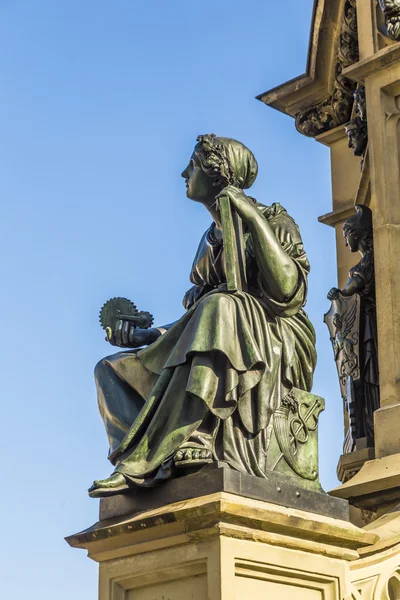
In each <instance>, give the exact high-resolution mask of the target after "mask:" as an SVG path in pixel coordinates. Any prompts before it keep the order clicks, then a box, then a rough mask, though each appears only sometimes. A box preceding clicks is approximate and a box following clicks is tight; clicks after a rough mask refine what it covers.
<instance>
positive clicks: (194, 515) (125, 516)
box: [67, 469, 377, 600]
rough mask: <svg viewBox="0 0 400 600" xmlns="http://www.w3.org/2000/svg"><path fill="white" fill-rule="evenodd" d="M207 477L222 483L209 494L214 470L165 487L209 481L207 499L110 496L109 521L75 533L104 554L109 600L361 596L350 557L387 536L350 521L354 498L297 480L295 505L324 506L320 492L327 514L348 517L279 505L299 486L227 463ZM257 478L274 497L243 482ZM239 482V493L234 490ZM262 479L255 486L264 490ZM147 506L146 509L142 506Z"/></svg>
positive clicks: (92, 552) (94, 554)
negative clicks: (353, 588) (352, 585)
mask: <svg viewBox="0 0 400 600" xmlns="http://www.w3.org/2000/svg"><path fill="white" fill-rule="evenodd" d="M231 473H234V472H231ZM236 476H237V477H236ZM207 477H208V479H209V482H211V484H212V485H213V486H214V489H218V487H219V488H220V491H215V492H214V493H207V489H205V488H204V474H203V476H202V474H201V473H199V474H197V475H192V476H188V477H184V478H182V480H181V481H180V484H179V486H180V489H179V490H177V486H176V483H177V482H179V480H176V481H175V482H170V483H171V484H172V483H174V485H175V492H174V489H173V486H172V487H171V485H170V486H169V489H168V485H169V484H166V488H165V491H166V494H167V495H169V497H170V499H171V498H172V495H173V494H174V493H177V494H180V495H181V496H182V494H183V495H184V492H183V490H185V489H189V488H191V489H192V490H193V491H194V493H196V490H198V488H199V486H202V485H203V490H202V492H199V493H198V496H197V497H194V498H191V499H185V500H181V501H177V502H170V503H168V504H166V505H165V504H164V505H163V504H162V498H163V495H164V491H163V488H162V487H160V488H158V489H157V492H156V493H154V491H153V492H150V495H152V498H151V499H150V500H149V502H150V504H151V503H153V504H158V506H156V507H154V508H149V509H147V510H143V502H144V501H145V496H146V494H147V492H149V490H139V495H137V494H134V495H132V496H129V495H128V496H126V497H123V496H120V497H116V498H114V499H109V500H103V501H101V515H102V517H103V518H102V520H100V521H99V522H98V523H96V524H95V525H94V526H93V527H90V528H89V529H87V530H86V531H83V532H81V533H78V534H76V535H72V536H70V537H69V538H67V541H68V543H69V544H70V545H71V546H73V547H78V548H85V549H86V550H87V551H88V554H89V556H90V558H92V559H93V560H95V561H97V562H99V564H100V584H99V600H188V599H189V598H190V599H192V600H223V599H224V600H228V599H229V600H233V599H237V600H239V599H245V598H252V599H253V600H256V599H257V598H260V599H261V598H262V599H264V598H271V599H276V598H281V599H282V600H283V599H284V600H319V599H321V600H322V599H324V600H343V598H347V597H349V598H350V597H351V596H350V590H349V583H348V582H349V577H348V569H349V566H348V564H349V561H354V560H357V559H358V558H359V552H358V550H359V549H360V548H363V547H365V548H367V547H368V546H370V545H371V544H373V543H375V542H376V540H377V536H376V535H375V534H374V533H366V532H364V531H362V530H361V529H358V528H357V527H355V526H354V525H352V524H350V523H349V522H348V521H347V520H345V516H346V513H347V507H346V503H344V502H343V501H340V500H337V499H334V498H329V497H327V496H326V494H324V493H321V492H310V491H308V490H301V489H299V488H298V487H296V486H293V488H292V492H293V493H292V499H291V500H290V502H291V503H292V504H295V503H296V502H298V503H299V506H301V503H303V504H306V503H308V504H310V506H311V507H313V510H315V511H317V508H318V506H317V505H318V502H317V500H319V506H320V507H322V510H324V511H325V513H329V512H330V513H331V514H335V513H336V514H337V515H340V514H341V515H342V518H334V517H332V516H322V515H320V514H317V513H316V512H310V511H306V510H301V509H299V508H287V507H284V506H282V505H279V504H277V502H278V498H277V497H278V495H279V494H282V495H283V496H284V498H285V501H286V498H287V497H288V495H289V489H283V488H282V487H281V491H280V492H279V491H278V490H277V489H276V481H274V482H271V481H268V482H265V481H262V480H258V479H256V478H252V477H249V476H241V474H239V473H234V476H233V478H232V477H229V471H228V470H227V469H216V470H214V471H213V472H209V473H208V474H207ZM184 480H185V481H184ZM250 480H252V481H253V480H255V482H256V484H257V483H259V484H264V488H265V490H264V491H265V495H266V497H268V495H270V496H269V497H270V498H272V501H265V500H255V499H254V498H248V497H246V490H245V489H243V486H245V485H246V484H247V483H249V481H250ZM179 486H178V487H179ZM235 486H236V487H237V488H238V489H237V492H238V493H232V491H234V489H235ZM240 486H242V489H239V488H240ZM261 487H262V486H260V487H258V488H257V489H253V492H251V490H250V493H251V494H252V495H253V496H254V495H258V496H260V494H261V492H260V490H261ZM274 487H275V493H276V497H275V501H274V500H273V497H272V495H271V494H272V491H273V488H274ZM278 487H279V486H278ZM226 489H230V490H231V492H227V491H224V490H226ZM303 493H304V494H308V496H307V498H305V497H303V496H302V495H303ZM202 494H205V495H202ZM299 494H300V495H299ZM139 496H140V497H139ZM157 497H158V502H157V501H156V498H157ZM160 504H161V505H160ZM138 507H140V512H137V510H136V512H135V508H136V509H137V508H138ZM104 517H107V518H104Z"/></svg>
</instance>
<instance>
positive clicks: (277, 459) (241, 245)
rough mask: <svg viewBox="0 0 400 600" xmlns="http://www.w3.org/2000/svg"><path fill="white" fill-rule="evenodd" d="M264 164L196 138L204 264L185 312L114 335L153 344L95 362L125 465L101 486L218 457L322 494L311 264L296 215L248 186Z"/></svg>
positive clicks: (119, 461) (193, 192)
mask: <svg viewBox="0 0 400 600" xmlns="http://www.w3.org/2000/svg"><path fill="white" fill-rule="evenodd" d="M257 169H258V167H257V162H256V160H255V158H254V156H253V154H252V153H251V152H250V150H248V148H246V147H245V146H244V145H243V144H241V143H239V142H237V141H236V140H232V139H229V138H216V137H215V136H213V135H207V136H199V138H198V144H197V145H196V147H195V149H194V152H193V155H192V157H191V159H190V162H189V164H188V166H187V168H186V169H185V170H184V171H183V173H182V176H183V177H184V179H185V181H186V187H187V196H188V198H190V199H192V200H195V201H197V202H201V203H202V204H203V205H204V206H205V208H206V209H207V210H208V211H209V213H210V215H211V217H212V220H213V221H212V225H211V227H210V228H209V229H208V230H207V231H206V232H205V234H204V235H203V237H202V239H201V240H200V244H199V248H198V250H197V253H196V256H195V258H194V261H193V266H192V271H191V274H190V279H191V282H192V284H193V286H192V288H191V289H190V290H189V291H188V292H187V294H186V295H185V298H184V300H183V303H184V306H185V309H186V312H185V314H184V315H183V316H182V318H181V319H179V320H178V321H176V322H175V323H173V324H170V325H165V326H164V327H161V328H150V329H147V330H142V329H134V328H132V327H131V325H130V324H129V322H124V321H121V322H120V323H119V324H118V325H117V327H116V330H117V331H116V333H115V335H113V336H112V338H111V339H110V340H109V341H110V343H111V344H113V345H118V346H122V347H125V348H138V347H140V346H143V345H147V348H145V349H140V350H129V351H124V352H119V353H117V354H113V355H111V356H109V357H107V358H105V359H103V360H102V361H100V363H99V364H98V365H97V367H96V383H97V389H98V398H99V408H100V412H101V415H102V417H103V420H104V423H105V427H106V431H107V435H108V439H109V443H110V454H109V458H110V461H111V462H112V463H113V465H115V472H114V474H113V475H112V476H111V477H110V478H108V479H105V480H101V481H96V482H94V484H93V486H92V488H91V489H90V495H92V496H94V497H96V496H106V495H111V494H115V493H121V492H125V491H127V490H129V488H130V487H132V486H135V485H139V486H152V485H154V484H156V483H157V482H159V481H162V480H163V479H166V478H168V477H171V476H175V475H176V474H178V473H182V472H184V471H185V470H188V469H192V470H193V469H194V468H198V467H200V466H203V465H205V464H207V463H210V462H212V461H225V462H226V463H227V464H228V465H229V466H230V467H231V468H233V469H235V470H238V471H241V472H244V473H248V474H251V475H254V476H257V477H263V478H268V473H270V472H271V470H276V471H279V472H282V473H285V474H290V475H292V476H293V477H296V478H297V479H298V480H302V481H304V485H307V486H308V487H313V488H314V489H318V487H319V483H318V473H317V439H316V431H317V425H318V416H319V413H320V412H321V411H322V410H323V400H322V399H321V398H317V397H316V396H313V395H311V394H310V393H309V392H310V390H311V386H312V379H313V372H314V368H315V364H316V352H315V334H314V329H313V327H312V325H311V323H310V321H309V319H308V317H307V315H306V313H305V312H304V311H303V306H304V304H305V302H306V297H307V276H308V273H309V263H308V260H307V256H306V253H305V251H304V248H303V244H302V240H301V237H300V233H299V229H298V227H297V225H296V223H295V222H294V220H293V219H292V218H291V217H290V216H289V215H288V213H287V212H286V210H285V209H284V208H283V207H282V206H281V205H280V204H278V203H274V204H273V205H272V206H264V205H262V204H259V203H258V202H256V201H255V200H254V199H253V198H251V197H249V196H247V195H246V194H245V193H244V192H243V190H244V189H246V188H249V187H250V186H251V185H252V184H253V182H254V180H255V179H256V176H257ZM226 199H229V205H227V200H226ZM219 200H220V201H219ZM220 208H222V212H223V213H224V215H225V216H223V218H222V217H221V214H220ZM224 239H226V248H225V247H224ZM228 242H229V244H228ZM228 246H229V248H228ZM227 253H229V254H228V256H227ZM234 257H236V260H237V261H238V263H239V264H235V262H234ZM307 482H308V483H307Z"/></svg>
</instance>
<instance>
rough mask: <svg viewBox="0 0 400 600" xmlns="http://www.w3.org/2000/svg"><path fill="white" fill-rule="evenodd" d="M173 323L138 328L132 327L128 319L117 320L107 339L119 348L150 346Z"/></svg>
mask: <svg viewBox="0 0 400 600" xmlns="http://www.w3.org/2000/svg"><path fill="white" fill-rule="evenodd" d="M172 325H174V323H168V324H167V325H163V326H162V327H150V328H149V329H140V328H139V327H136V328H135V327H132V325H131V323H130V322H129V321H123V320H120V321H118V322H117V324H116V327H115V331H114V332H113V336H112V338H111V339H109V340H108V341H109V342H110V344H111V345H112V346H119V347H120V348H141V347H142V346H150V344H153V343H154V342H156V341H157V340H158V338H159V337H160V336H161V335H162V334H163V333H165V332H166V331H168V329H170V327H172Z"/></svg>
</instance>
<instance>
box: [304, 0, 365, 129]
mask: <svg viewBox="0 0 400 600" xmlns="http://www.w3.org/2000/svg"><path fill="white" fill-rule="evenodd" d="M358 60H359V53H358V35H357V12H356V0H346V3H345V7H344V18H343V23H342V27H341V32H340V40H339V49H338V55H337V62H336V67H335V80H334V89H333V93H332V94H331V96H330V97H329V98H327V99H326V100H324V101H323V102H320V103H319V104H317V105H316V106H313V107H311V108H308V109H307V110H305V111H303V112H300V113H298V114H297V115H296V129H297V131H299V132H300V133H302V134H303V135H306V136H308V137H315V136H317V135H319V134H321V133H324V132H325V131H329V130H330V129H333V128H334V127H338V126H339V125H343V124H344V123H346V122H347V121H348V120H349V119H350V117H351V112H352V108H353V101H354V99H353V94H354V91H355V88H356V86H355V84H354V82H353V81H351V80H350V79H348V78H347V77H344V76H343V74H342V71H343V69H345V68H346V67H349V66H350V65H352V64H354V63H355V62H357V61H358Z"/></svg>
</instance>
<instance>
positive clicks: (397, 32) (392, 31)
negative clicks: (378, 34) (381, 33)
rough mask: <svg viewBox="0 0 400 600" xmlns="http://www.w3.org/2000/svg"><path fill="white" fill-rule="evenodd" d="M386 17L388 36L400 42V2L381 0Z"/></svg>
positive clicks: (397, 0)
mask: <svg viewBox="0 0 400 600" xmlns="http://www.w3.org/2000/svg"><path fill="white" fill-rule="evenodd" d="M379 4H380V7H381V9H382V12H383V14H384V15H385V21H386V31H385V33H386V35H388V36H389V37H391V38H392V39H393V40H396V41H398V40H400V0H379Z"/></svg>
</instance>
